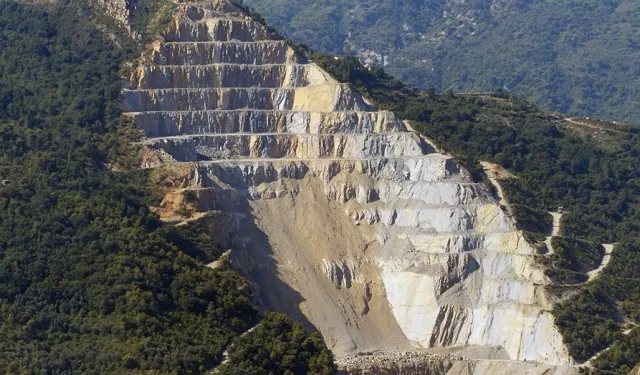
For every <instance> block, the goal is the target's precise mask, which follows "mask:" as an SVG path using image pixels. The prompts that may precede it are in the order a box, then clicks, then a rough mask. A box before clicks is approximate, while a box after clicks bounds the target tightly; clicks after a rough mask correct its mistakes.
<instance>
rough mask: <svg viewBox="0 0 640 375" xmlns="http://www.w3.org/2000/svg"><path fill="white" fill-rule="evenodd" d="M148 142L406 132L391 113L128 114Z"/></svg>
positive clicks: (201, 112) (162, 112)
mask: <svg viewBox="0 0 640 375" xmlns="http://www.w3.org/2000/svg"><path fill="white" fill-rule="evenodd" d="M126 115H128V116H131V117H132V118H133V120H134V121H135V123H136V125H137V126H138V127H139V128H141V129H143V130H144V132H145V136H147V137H150V138H155V137H168V136H177V135H183V134H211V133H220V134H228V133H296V134H303V133H311V134H333V133H345V134H347V133H348V134H367V133H387V132H397V131H406V130H407V129H406V126H405V125H404V124H403V123H402V122H400V121H398V119H397V118H396V117H395V116H394V115H393V114H392V113H391V112H384V111H383V112H356V111H353V112H352V111H346V112H306V111H271V110H213V111H182V112H179V111H159V112H130V113H126Z"/></svg>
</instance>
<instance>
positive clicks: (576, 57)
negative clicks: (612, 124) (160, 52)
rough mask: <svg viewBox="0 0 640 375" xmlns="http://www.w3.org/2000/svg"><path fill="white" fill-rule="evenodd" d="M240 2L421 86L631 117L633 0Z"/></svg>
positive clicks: (314, 43) (635, 81)
mask: <svg viewBox="0 0 640 375" xmlns="http://www.w3.org/2000/svg"><path fill="white" fill-rule="evenodd" d="M245 3H246V4H247V5H249V6H251V7H254V8H256V9H257V10H258V11H259V12H261V13H262V14H263V15H264V16H265V17H266V19H267V20H268V21H269V22H270V23H271V24H273V25H274V26H275V27H277V28H278V29H280V30H281V31H282V33H283V34H284V35H285V36H286V37H288V38H291V39H294V40H296V41H298V42H305V43H307V44H309V45H310V46H311V47H312V48H314V49H315V50H318V51H322V52H329V53H336V54H347V55H352V54H357V55H359V56H360V57H361V58H363V59H364V60H365V61H368V62H373V63H377V64H385V65H386V69H387V71H388V72H390V73H391V74H393V75H394V76H396V77H398V78H401V79H402V80H403V81H405V82H407V83H409V84H411V85H416V86H418V87H420V88H423V89H427V88H435V89H436V90H437V91H442V92H443V91H446V90H447V89H449V88H451V89H453V90H455V91H492V90H496V89H505V90H508V91H511V92H514V93H517V94H518V95H520V96H522V97H525V98H528V99H530V100H532V101H533V102H534V103H536V104H537V105H539V106H540V107H542V108H544V109H548V110H555V111H560V112H563V113H569V114H574V115H582V116H594V115H595V116H598V117H603V118H607V119H610V120H628V121H632V122H640V109H639V108H640V99H639V98H640V95H639V94H640V31H639V30H640V3H638V2H637V1H632V0H612V1H597V0H588V1H569V0H562V1H526V0H480V1H452V0H403V1H390V0H358V1H347V0H328V1H322V2H317V1H310V0H295V1H293V0H245Z"/></svg>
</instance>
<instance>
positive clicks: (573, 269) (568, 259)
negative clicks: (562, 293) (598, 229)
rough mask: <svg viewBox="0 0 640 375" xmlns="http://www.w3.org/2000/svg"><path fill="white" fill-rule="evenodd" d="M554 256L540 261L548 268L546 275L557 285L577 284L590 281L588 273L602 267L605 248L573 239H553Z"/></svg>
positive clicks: (545, 257) (548, 256)
mask: <svg viewBox="0 0 640 375" xmlns="http://www.w3.org/2000/svg"><path fill="white" fill-rule="evenodd" d="M551 245H552V246H553V250H554V254H551V255H545V256H541V257H539V258H538V259H539V260H540V262H541V263H542V264H544V265H545V266H547V267H548V268H547V270H546V274H547V276H549V277H550V278H551V279H552V280H554V281H555V282H556V283H560V284H577V283H583V282H585V281H587V280H588V276H587V274H586V273H587V272H588V271H591V270H594V269H596V268H598V267H599V266H600V264H601V263H602V259H603V257H604V247H603V246H602V245H600V244H595V243H593V242H590V241H583V240H578V239H575V238H571V237H553V238H552V239H551Z"/></svg>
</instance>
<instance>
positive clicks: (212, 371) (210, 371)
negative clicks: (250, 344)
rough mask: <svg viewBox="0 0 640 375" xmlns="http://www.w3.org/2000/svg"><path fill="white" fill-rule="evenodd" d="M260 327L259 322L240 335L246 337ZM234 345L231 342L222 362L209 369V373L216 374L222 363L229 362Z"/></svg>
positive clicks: (223, 354)
mask: <svg viewBox="0 0 640 375" xmlns="http://www.w3.org/2000/svg"><path fill="white" fill-rule="evenodd" d="M258 327H260V324H257V325H255V326H253V327H251V328H250V329H249V330H248V331H246V332H245V333H243V334H242V335H240V337H245V336H246V335H248V334H250V333H251V332H253V331H254V330H255V329H256V328H258ZM232 347H233V343H232V344H229V346H228V347H227V349H226V350H225V351H224V353H222V362H220V364H219V365H217V366H216V367H214V368H212V369H211V370H209V374H215V373H217V372H218V370H219V369H220V367H222V365H224V364H226V363H227V362H229V350H230V349H231V348H232Z"/></svg>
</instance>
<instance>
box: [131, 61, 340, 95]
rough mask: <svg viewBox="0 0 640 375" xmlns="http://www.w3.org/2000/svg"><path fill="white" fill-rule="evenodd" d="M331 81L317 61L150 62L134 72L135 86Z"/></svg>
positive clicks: (288, 84) (274, 84)
mask: <svg viewBox="0 0 640 375" xmlns="http://www.w3.org/2000/svg"><path fill="white" fill-rule="evenodd" d="M326 83H329V80H328V79H327V76H326V75H325V74H324V73H323V72H322V71H321V70H320V69H319V68H318V67H317V66H315V65H313V64H271V65H248V64H229V63H220V64H211V65H158V66H155V65H146V66H143V67H141V68H139V69H137V70H136V71H135V72H134V74H133V76H132V84H133V86H134V87H135V88H143V89H145V88H148V89H154V88H158V89H162V88H212V87H271V88H276V87H304V86H309V85H321V84H326Z"/></svg>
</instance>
